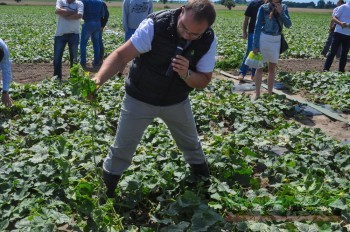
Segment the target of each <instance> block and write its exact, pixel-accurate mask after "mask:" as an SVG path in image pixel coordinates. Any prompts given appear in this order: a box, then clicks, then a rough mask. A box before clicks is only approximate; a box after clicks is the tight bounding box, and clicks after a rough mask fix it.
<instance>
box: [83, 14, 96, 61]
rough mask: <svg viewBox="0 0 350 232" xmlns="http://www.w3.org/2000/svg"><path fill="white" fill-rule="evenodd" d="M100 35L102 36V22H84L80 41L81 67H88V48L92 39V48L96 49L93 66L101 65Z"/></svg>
mask: <svg viewBox="0 0 350 232" xmlns="http://www.w3.org/2000/svg"><path fill="white" fill-rule="evenodd" d="M100 35H101V22H100V21H87V22H84V24H83V27H82V30H81V40H80V64H81V65H86V46H87V43H88V41H89V39H90V37H91V40H92V46H93V48H94V62H93V65H100Z"/></svg>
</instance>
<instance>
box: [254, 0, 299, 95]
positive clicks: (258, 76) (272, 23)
mask: <svg viewBox="0 0 350 232" xmlns="http://www.w3.org/2000/svg"><path fill="white" fill-rule="evenodd" d="M283 26H285V27H286V28H290V27H291V26H292V22H291V20H290V17H289V13H288V7H287V5H285V4H282V2H281V0H269V1H268V2H267V3H265V4H263V5H262V6H260V8H259V11H258V16H257V20H256V24H255V29H254V36H253V52H254V53H255V54H257V53H258V52H261V54H262V56H263V61H264V62H265V63H267V66H268V79H267V86H268V93H269V95H272V90H273V85H274V82H275V77H276V66H277V63H278V59H279V55H280V47H281V33H282V28H283ZM262 74H263V68H259V69H257V70H256V72H255V86H256V97H255V98H256V99H257V98H259V97H260V88H261V81H262Z"/></svg>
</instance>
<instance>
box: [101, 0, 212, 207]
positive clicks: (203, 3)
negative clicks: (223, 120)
mask: <svg viewBox="0 0 350 232" xmlns="http://www.w3.org/2000/svg"><path fill="white" fill-rule="evenodd" d="M215 18H216V12H215V9H214V6H213V3H212V2H211V1H210V0H190V1H188V3H187V4H186V5H185V6H183V7H180V8H178V9H170V10H163V11H160V12H156V13H153V14H151V15H150V16H149V17H148V18H147V19H145V20H144V21H142V23H141V24H140V26H139V27H138V28H137V30H136V31H135V33H134V34H133V35H132V37H131V38H130V39H129V40H127V41H126V42H125V43H124V44H123V45H122V46H121V47H119V48H117V49H116V50H115V51H114V52H112V53H111V54H110V55H109V56H108V57H107V59H106V60H105V61H104V62H103V65H102V67H101V69H100V70H99V72H98V73H97V74H96V75H95V77H94V80H95V82H96V84H97V85H98V86H100V85H102V84H103V83H105V82H106V81H107V80H108V79H110V78H111V77H113V76H114V75H115V74H117V73H122V72H123V70H124V68H125V66H126V65H127V63H128V62H129V61H130V60H133V62H132V65H131V67H130V72H129V76H128V77H127V79H126V81H125V91H126V93H125V97H124V99H123V102H122V109H121V113H120V117H119V122H118V129H117V134H116V137H115V141H114V143H113V144H112V145H111V146H110V149H109V153H108V156H107V157H106V158H105V160H104V162H103V181H104V183H105V185H106V187H107V192H106V193H107V194H106V195H107V197H109V198H112V197H114V194H115V193H114V192H115V188H116V186H117V183H118V181H119V179H120V178H121V175H122V173H123V172H124V171H125V170H126V169H127V168H128V167H129V166H130V165H131V161H132V157H133V154H134V152H135V151H136V147H137V145H138V144H139V142H140V140H141V138H142V135H143V132H144V131H145V129H146V128H147V126H148V125H150V124H151V123H152V121H153V120H154V119H155V118H157V117H158V118H161V119H162V120H163V122H164V123H165V124H166V125H167V127H168V128H169V130H170V132H171V135H172V136H173V138H174V140H175V142H176V144H177V146H178V147H179V149H180V150H181V152H182V153H183V154H184V158H185V161H186V162H187V163H188V164H189V165H190V167H191V171H192V173H193V174H194V176H199V177H201V176H204V177H206V178H208V177H209V168H208V164H207V161H206V157H205V155H204V152H203V149H202V145H201V142H200V140H199V137H198V133H197V129H196V123H195V120H194V116H193V113H192V109H191V104H190V100H189V98H188V96H189V93H190V92H191V91H192V90H193V89H194V88H197V89H202V88H205V87H206V86H207V85H208V84H209V82H210V81H211V77H212V72H213V70H214V66H215V54H216V38H215V34H214V31H213V30H212V28H211V25H212V24H213V23H214V21H215ZM101 203H103V201H102V202H101Z"/></svg>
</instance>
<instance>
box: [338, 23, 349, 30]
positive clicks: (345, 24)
mask: <svg viewBox="0 0 350 232" xmlns="http://www.w3.org/2000/svg"><path fill="white" fill-rule="evenodd" d="M339 25H340V26H341V28H343V29H344V28H346V27H347V26H348V24H347V23H346V22H341V23H340V24H339Z"/></svg>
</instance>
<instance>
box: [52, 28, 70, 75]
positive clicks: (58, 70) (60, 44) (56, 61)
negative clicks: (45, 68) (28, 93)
mask: <svg viewBox="0 0 350 232" xmlns="http://www.w3.org/2000/svg"><path fill="white" fill-rule="evenodd" d="M66 42H67V41H66V39H65V37H64V35H62V36H55V40H54V57H53V70H54V71H53V75H54V76H57V78H58V79H59V80H61V79H62V57H63V52H64V48H65V46H66Z"/></svg>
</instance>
